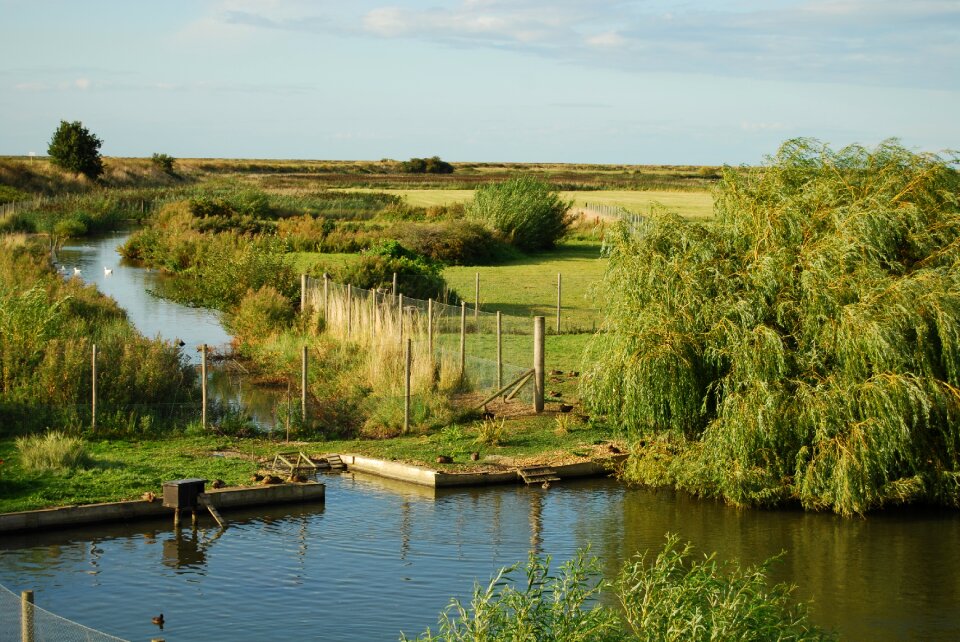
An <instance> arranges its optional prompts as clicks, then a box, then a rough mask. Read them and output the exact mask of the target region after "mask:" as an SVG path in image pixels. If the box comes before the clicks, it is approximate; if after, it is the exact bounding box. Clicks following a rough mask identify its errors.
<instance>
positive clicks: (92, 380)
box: [90, 343, 97, 431]
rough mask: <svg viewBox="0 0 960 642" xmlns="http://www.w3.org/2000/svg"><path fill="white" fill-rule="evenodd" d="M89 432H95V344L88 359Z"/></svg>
mask: <svg viewBox="0 0 960 642" xmlns="http://www.w3.org/2000/svg"><path fill="white" fill-rule="evenodd" d="M90 375H91V376H90V430H91V431H96V430H97V344H96V343H94V344H93V351H92V354H91V357H90Z"/></svg>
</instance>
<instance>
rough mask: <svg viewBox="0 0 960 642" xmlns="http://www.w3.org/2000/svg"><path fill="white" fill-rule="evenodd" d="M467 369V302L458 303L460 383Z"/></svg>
mask: <svg viewBox="0 0 960 642" xmlns="http://www.w3.org/2000/svg"><path fill="white" fill-rule="evenodd" d="M466 368H467V302H466V301H461V302H460V381H463V375H464V373H465V372H466Z"/></svg>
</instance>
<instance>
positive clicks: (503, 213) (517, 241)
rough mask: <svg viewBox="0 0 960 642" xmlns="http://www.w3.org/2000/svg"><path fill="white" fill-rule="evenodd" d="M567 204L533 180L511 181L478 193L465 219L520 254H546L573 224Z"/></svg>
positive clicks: (545, 186) (519, 179) (488, 186)
mask: <svg viewBox="0 0 960 642" xmlns="http://www.w3.org/2000/svg"><path fill="white" fill-rule="evenodd" d="M570 205H571V203H570V202H566V201H563V200H561V199H560V197H559V196H558V195H557V193H556V192H555V191H554V190H553V189H551V187H550V186H549V185H547V184H546V183H544V182H542V181H539V180H537V179H535V178H530V177H520V178H513V179H510V180H508V181H506V182H504V183H495V184H492V185H484V186H483V187H480V188H479V189H477V191H476V193H475V195H474V197H473V202H472V203H471V204H470V206H469V209H468V215H469V216H471V217H473V218H476V219H478V220H481V221H484V222H485V223H487V224H488V225H490V226H491V227H492V228H493V229H495V230H496V231H498V232H499V233H500V234H502V235H503V236H504V237H505V238H506V239H508V240H509V241H510V242H511V243H512V244H514V245H516V246H517V247H518V248H520V249H521V250H525V251H535V250H547V249H550V248H552V247H554V246H555V245H556V243H557V241H559V240H560V239H561V238H563V236H564V235H565V234H566V233H567V229H568V228H569V227H570V225H571V224H572V222H573V219H572V217H570V216H569V215H568V213H567V212H568V211H569V209H570Z"/></svg>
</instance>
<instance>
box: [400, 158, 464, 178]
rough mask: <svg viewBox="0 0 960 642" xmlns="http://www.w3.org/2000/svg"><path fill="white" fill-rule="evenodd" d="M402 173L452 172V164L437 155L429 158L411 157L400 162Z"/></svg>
mask: <svg viewBox="0 0 960 642" xmlns="http://www.w3.org/2000/svg"><path fill="white" fill-rule="evenodd" d="M400 171H402V172H403V173H404V174H452V173H453V165H451V164H450V163H448V162H446V161H442V160H440V157H439V156H432V157H430V158H411V159H410V160H408V161H404V162H402V163H401V164H400Z"/></svg>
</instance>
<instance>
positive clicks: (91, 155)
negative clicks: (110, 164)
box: [47, 120, 103, 179]
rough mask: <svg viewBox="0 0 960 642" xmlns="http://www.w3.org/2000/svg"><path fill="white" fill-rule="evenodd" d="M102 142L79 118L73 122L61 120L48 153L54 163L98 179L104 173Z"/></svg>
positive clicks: (51, 140)
mask: <svg viewBox="0 0 960 642" xmlns="http://www.w3.org/2000/svg"><path fill="white" fill-rule="evenodd" d="M102 144H103V142H102V141H101V140H100V139H99V138H97V137H96V135H94V134H92V133H90V130H88V129H87V128H86V127H84V126H83V123H81V122H80V121H79V120H75V121H73V122H72V123H68V122H67V121H65V120H61V121H60V126H59V127H58V128H57V131H55V132H54V133H53V137H52V138H51V139H50V145H49V146H48V147H47V154H49V155H50V160H51V161H53V164H54V165H57V166H58V167H62V168H63V169H65V170H67V171H71V172H75V173H77V174H83V175H84V176H86V177H87V178H90V179H96V178H98V177H99V176H100V175H101V174H102V173H103V159H102V158H100V146H101V145H102Z"/></svg>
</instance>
